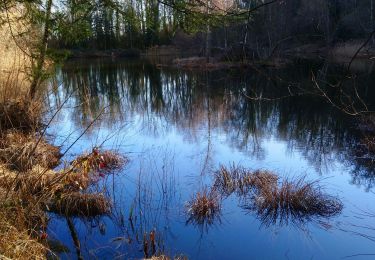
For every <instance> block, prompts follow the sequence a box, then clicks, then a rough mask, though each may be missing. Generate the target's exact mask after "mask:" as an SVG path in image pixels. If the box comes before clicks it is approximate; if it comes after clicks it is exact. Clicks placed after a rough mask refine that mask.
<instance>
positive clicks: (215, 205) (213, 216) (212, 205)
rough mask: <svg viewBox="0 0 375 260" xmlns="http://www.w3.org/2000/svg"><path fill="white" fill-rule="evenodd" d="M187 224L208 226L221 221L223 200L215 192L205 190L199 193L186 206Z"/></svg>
mask: <svg viewBox="0 0 375 260" xmlns="http://www.w3.org/2000/svg"><path fill="white" fill-rule="evenodd" d="M186 208H187V213H188V215H189V218H188V220H187V223H193V224H195V225H199V226H208V225H212V224H214V222H215V221H216V220H220V214H221V199H220V196H219V195H218V194H217V193H216V192H215V191H212V190H211V191H209V190H208V189H206V188H205V189H203V190H201V191H199V192H197V193H196V194H195V195H194V196H193V197H192V198H191V200H190V201H189V202H188V203H187V205H186Z"/></svg>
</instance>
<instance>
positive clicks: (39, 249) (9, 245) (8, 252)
mask: <svg viewBox="0 0 375 260" xmlns="http://www.w3.org/2000/svg"><path fill="white" fill-rule="evenodd" d="M0 234H1V235H0V258H1V259H7V258H8V259H45V258H46V257H45V256H46V253H47V252H48V249H47V248H46V247H45V246H44V245H43V244H41V243H40V242H38V241H37V240H36V239H35V238H32V237H31V236H30V235H29V234H28V233H27V232H26V231H25V230H22V229H21V230H19V229H17V228H16V227H15V226H13V225H12V224H11V223H9V221H7V220H6V219H4V218H1V217H0Z"/></svg>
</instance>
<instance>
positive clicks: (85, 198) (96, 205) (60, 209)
mask: <svg viewBox="0 0 375 260" xmlns="http://www.w3.org/2000/svg"><path fill="white" fill-rule="evenodd" d="M49 208H50V210H51V211H53V212H56V213H58V214H61V215H64V216H67V217H96V216H100V215H105V214H108V213H109V212H110V210H111V203H110V202H109V201H108V198H107V197H105V196H104V195H103V194H100V193H96V194H82V193H80V192H72V193H68V194H61V197H60V198H56V199H55V200H54V201H53V203H52V204H51V205H50V206H49Z"/></svg>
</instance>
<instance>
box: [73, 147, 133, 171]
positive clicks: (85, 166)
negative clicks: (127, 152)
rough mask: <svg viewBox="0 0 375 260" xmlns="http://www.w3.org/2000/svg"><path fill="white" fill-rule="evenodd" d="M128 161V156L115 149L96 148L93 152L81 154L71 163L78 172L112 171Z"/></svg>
mask: <svg viewBox="0 0 375 260" xmlns="http://www.w3.org/2000/svg"><path fill="white" fill-rule="evenodd" d="M126 163H127V158H125V157H123V156H121V155H120V154H118V153H116V152H114V151H100V150H99V149H98V148H94V149H93V150H92V152H91V153H89V154H85V155H81V156H79V157H78V158H77V159H75V160H74V161H73V162H72V163H71V164H72V165H73V167H75V168H76V170H75V171H76V172H83V173H90V172H91V173H92V172H94V173H95V172H110V171H114V170H117V169H120V168H121V167H122V166H123V165H125V164H126Z"/></svg>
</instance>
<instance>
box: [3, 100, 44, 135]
mask: <svg viewBox="0 0 375 260" xmlns="http://www.w3.org/2000/svg"><path fill="white" fill-rule="evenodd" d="M41 111H42V108H41V103H40V102H38V101H34V100H29V99H26V98H18V99H16V100H7V101H4V102H1V103H0V129H1V131H7V130H18V131H22V132H25V133H30V132H33V131H35V130H37V129H38V128H39V127H40V126H41V125H42V124H41V121H40V118H41V113H42V112H41Z"/></svg>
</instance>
